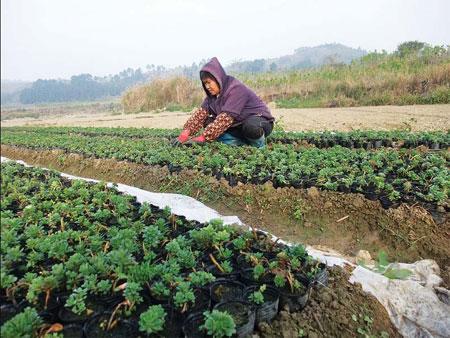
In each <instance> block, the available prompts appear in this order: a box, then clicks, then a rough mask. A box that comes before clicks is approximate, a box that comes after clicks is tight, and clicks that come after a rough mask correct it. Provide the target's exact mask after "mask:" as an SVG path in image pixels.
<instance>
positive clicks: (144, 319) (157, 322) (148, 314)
mask: <svg viewBox="0 0 450 338" xmlns="http://www.w3.org/2000/svg"><path fill="white" fill-rule="evenodd" d="M166 315H167V313H166V311H165V310H164V309H163V307H162V306H161V305H152V306H150V307H149V308H148V310H147V311H145V312H143V313H142V314H141V316H140V317H139V330H140V331H142V332H145V333H146V334H148V335H151V334H153V333H157V332H160V331H162V330H163V328H164V324H165V322H166Z"/></svg>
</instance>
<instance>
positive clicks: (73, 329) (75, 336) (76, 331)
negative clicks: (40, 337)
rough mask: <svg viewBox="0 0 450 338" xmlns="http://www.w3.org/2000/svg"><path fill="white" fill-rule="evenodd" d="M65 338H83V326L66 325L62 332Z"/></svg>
mask: <svg viewBox="0 0 450 338" xmlns="http://www.w3.org/2000/svg"><path fill="white" fill-rule="evenodd" d="M61 333H62V334H63V336H64V338H83V337H84V332H83V325H80V324H69V325H64V326H63V330H62V331H61Z"/></svg>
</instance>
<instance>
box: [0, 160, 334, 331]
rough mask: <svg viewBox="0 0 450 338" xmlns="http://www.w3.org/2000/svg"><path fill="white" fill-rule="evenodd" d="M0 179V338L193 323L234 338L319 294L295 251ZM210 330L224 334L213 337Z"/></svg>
mask: <svg viewBox="0 0 450 338" xmlns="http://www.w3.org/2000/svg"><path fill="white" fill-rule="evenodd" d="M1 169H2V170H1V175H2V181H1V189H2V196H1V222H2V227H1V249H0V252H1V268H0V269H1V270H0V271H1V279H0V281H1V285H0V306H1V312H2V321H5V322H4V323H2V328H1V330H2V337H14V336H17V334H18V332H19V333H22V334H24V335H25V334H31V333H32V332H35V333H36V332H39V333H40V334H44V333H47V334H50V333H51V334H66V335H68V334H69V333H70V332H71V333H70V334H75V336H80V337H81V336H82V335H84V336H87V337H91V336H100V337H102V336H110V335H112V334H114V335H116V336H122V337H123V336H124V335H125V334H127V335H131V336H133V335H134V333H136V332H137V333H138V334H141V335H153V334H157V335H161V336H167V337H176V336H179V335H181V329H182V325H181V324H182V323H183V322H184V323H185V325H184V327H185V335H186V336H189V335H191V336H192V334H193V333H192V332H191V331H192V330H191V329H189V327H190V326H189V325H191V324H192V323H191V321H192V318H194V317H195V318H196V320H195V321H194V322H195V323H198V321H200V324H201V325H195V327H196V328H201V329H200V333H201V334H205V335H208V334H209V335H213V336H216V337H221V336H226V335H229V334H230V333H231V332H233V334H237V335H238V336H239V335H240V336H242V335H243V334H244V333H245V334H246V333H248V332H249V330H251V331H253V329H254V326H255V323H256V322H258V321H267V320H271V319H272V318H273V316H275V315H276V313H277V312H278V308H279V306H284V305H288V306H289V307H290V309H291V310H293V311H297V310H300V309H301V308H302V307H304V306H305V304H306V301H307V298H308V295H309V292H311V291H310V290H311V287H312V286H313V285H316V284H318V285H323V284H326V276H327V271H326V268H325V266H324V265H323V264H321V263H319V262H317V261H315V260H314V259H312V257H311V256H309V255H308V253H307V252H306V250H305V249H304V247H303V246H302V245H296V246H292V247H290V246H286V245H282V244H280V243H278V242H277V241H273V240H272V238H271V237H270V236H268V235H267V234H265V233H263V232H260V231H257V230H255V229H252V230H249V231H245V230H243V229H242V228H240V227H233V226H224V225H223V224H222V222H221V221H220V220H212V221H211V222H210V223H208V224H200V223H198V222H195V221H189V220H186V219H185V218H183V217H179V216H176V215H174V214H172V213H171V211H170V209H169V208H164V209H162V210H160V209H157V208H156V207H154V206H151V205H149V204H146V203H144V204H139V203H137V202H136V200H135V198H134V197H132V196H128V195H123V194H121V193H119V192H118V191H117V190H116V189H115V188H114V187H112V188H109V187H107V186H106V184H104V183H98V184H93V183H88V182H85V181H79V180H73V181H70V180H67V179H65V178H63V177H61V176H60V175H59V174H58V173H57V172H54V171H47V170H43V169H38V168H28V167H24V166H22V165H19V164H16V163H11V162H10V163H2V167H1ZM194 314H195V316H194ZM245 314H248V315H247V316H244V315H245ZM189 315H192V316H191V317H189ZM253 317H254V318H253ZM188 318H189V320H188ZM224 318H225V319H224ZM230 318H231V320H230ZM252 318H253V319H252ZM221 320H222V321H226V322H228V323H229V324H228V326H227V327H229V329H227V330H226V331H224V332H222V331H217V332H216V331H215V328H217V325H216V324H217V323H220V322H221ZM176 323H178V324H179V325H176ZM231 323H232V324H231ZM30 330H31V331H30ZM30 332H31V333H30ZM74 332H75V333H74ZM19 335H20V334H19Z"/></svg>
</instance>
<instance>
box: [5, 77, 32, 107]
mask: <svg viewBox="0 0 450 338" xmlns="http://www.w3.org/2000/svg"><path fill="white" fill-rule="evenodd" d="M31 85H32V83H31V82H25V81H13V80H3V79H2V80H1V103H2V105H7V104H17V103H20V97H19V96H20V91H21V90H22V89H25V88H28V87H31Z"/></svg>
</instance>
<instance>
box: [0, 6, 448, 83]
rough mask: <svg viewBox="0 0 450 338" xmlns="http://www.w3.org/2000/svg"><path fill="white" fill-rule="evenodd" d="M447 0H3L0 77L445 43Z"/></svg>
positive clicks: (54, 75)
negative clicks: (323, 48)
mask: <svg viewBox="0 0 450 338" xmlns="http://www.w3.org/2000/svg"><path fill="white" fill-rule="evenodd" d="M448 13H450V1H449V0H426V1H425V0H376V1H374V0H340V1H336V0H285V1H284V0H270V1H268V0H227V1H217V0H216V1H213V0H184V1H183V0H127V1H125V0H1V78H2V79H9V80H25V81H34V80H37V79H38V78H42V79H50V78H70V76H72V75H75V74H81V73H90V74H92V75H95V76H105V75H108V74H116V73H118V72H120V71H122V70H124V69H126V68H129V67H131V68H138V67H141V68H142V69H145V66H146V65H149V64H154V65H163V66H165V67H174V66H178V65H191V64H192V63H193V62H196V63H198V62H199V61H200V60H202V59H209V58H211V57H213V56H217V57H218V58H219V60H220V61H221V63H222V64H224V65H227V64H230V63H232V62H233V61H238V60H253V59H257V58H269V57H278V56H282V55H287V54H292V53H293V52H294V50H295V49H297V48H299V47H312V46H317V45H320V44H324V43H333V42H335V43H342V44H344V45H347V46H350V47H354V48H358V47H360V48H362V49H365V50H368V51H373V50H375V49H376V50H379V51H380V50H382V49H385V50H387V51H393V50H395V49H396V47H397V45H398V44H399V43H401V42H404V41H409V40H419V41H424V42H427V43H430V44H433V45H447V44H450V20H449V19H448Z"/></svg>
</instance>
